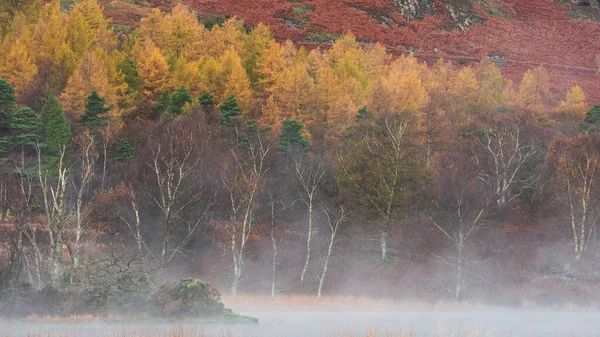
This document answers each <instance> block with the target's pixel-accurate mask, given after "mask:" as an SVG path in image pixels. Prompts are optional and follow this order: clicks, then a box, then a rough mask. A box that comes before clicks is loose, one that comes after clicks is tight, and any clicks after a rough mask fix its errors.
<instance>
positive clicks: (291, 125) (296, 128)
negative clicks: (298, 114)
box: [277, 120, 308, 152]
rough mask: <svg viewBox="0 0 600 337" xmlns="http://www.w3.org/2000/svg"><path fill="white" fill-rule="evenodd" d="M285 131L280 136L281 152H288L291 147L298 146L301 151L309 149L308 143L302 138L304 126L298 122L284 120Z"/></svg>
mask: <svg viewBox="0 0 600 337" xmlns="http://www.w3.org/2000/svg"><path fill="white" fill-rule="evenodd" d="M282 124H283V129H282V130H281V134H279V145H277V148H278V149H279V150H281V151H286V152H287V151H288V150H289V149H290V146H298V147H299V148H300V149H301V150H305V149H306V148H308V141H307V140H306V139H304V137H302V130H303V129H304V125H302V123H300V122H298V121H297V120H284V121H283V122H282Z"/></svg>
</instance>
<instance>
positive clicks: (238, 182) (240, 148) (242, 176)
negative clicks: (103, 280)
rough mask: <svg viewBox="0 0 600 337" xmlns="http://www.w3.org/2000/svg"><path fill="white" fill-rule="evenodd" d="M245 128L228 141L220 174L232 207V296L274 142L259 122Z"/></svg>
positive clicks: (236, 286) (240, 270)
mask: <svg viewBox="0 0 600 337" xmlns="http://www.w3.org/2000/svg"><path fill="white" fill-rule="evenodd" d="M247 128H248V135H247V136H244V135H242V136H240V135H236V137H237V139H236V142H235V144H231V145H230V147H229V152H230V153H231V158H230V159H231V160H230V161H229V162H228V163H227V164H226V165H227V166H228V167H227V168H226V170H225V172H224V174H223V175H222V181H223V185H224V187H225V189H226V190H227V194H228V197H229V202H230V210H231V213H230V214H231V215H230V228H229V237H230V240H231V241H230V244H231V253H232V256H233V280H232V283H231V294H232V295H234V296H235V295H236V294H237V291H238V287H239V285H240V282H241V281H242V272H243V268H244V262H245V260H244V253H245V249H246V245H247V243H248V240H249V238H250V235H251V233H252V230H253V226H254V219H253V212H254V210H255V207H256V199H257V197H258V194H259V193H260V191H261V188H262V185H263V183H264V179H265V175H266V173H267V171H268V165H267V156H268V154H269V152H270V150H271V147H272V144H273V142H272V140H270V139H267V138H268V137H266V136H265V135H264V134H263V131H262V130H260V128H258V126H256V125H252V126H249V127H247Z"/></svg>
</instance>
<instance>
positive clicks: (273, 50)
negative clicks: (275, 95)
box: [257, 40, 285, 91]
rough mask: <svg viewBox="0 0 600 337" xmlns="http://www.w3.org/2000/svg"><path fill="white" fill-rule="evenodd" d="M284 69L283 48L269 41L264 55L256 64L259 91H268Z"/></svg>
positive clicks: (273, 41)
mask: <svg viewBox="0 0 600 337" xmlns="http://www.w3.org/2000/svg"><path fill="white" fill-rule="evenodd" d="M284 67H285V59H284V56H283V48H282V47H281V45H280V44H279V43H277V42H276V41H275V40H271V41H270V42H269V45H268V47H267V49H266V51H265V53H264V54H263V56H262V57H261V58H260V59H259V60H258V62H257V68H258V69H257V73H258V76H259V80H258V86H259V88H260V90H263V91H265V90H270V88H271V87H272V86H273V85H274V84H275V81H276V80H277V77H278V76H279V74H280V73H281V72H282V71H283V69H284Z"/></svg>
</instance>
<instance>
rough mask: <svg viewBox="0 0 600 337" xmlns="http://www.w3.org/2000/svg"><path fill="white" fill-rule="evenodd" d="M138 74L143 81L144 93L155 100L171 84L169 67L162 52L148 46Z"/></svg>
mask: <svg viewBox="0 0 600 337" xmlns="http://www.w3.org/2000/svg"><path fill="white" fill-rule="evenodd" d="M138 74H139V75H140V77H141V79H142V92H143V94H144V95H145V96H146V97H149V98H154V97H156V96H158V95H159V94H160V93H161V92H162V91H163V90H165V89H167V88H168V84H169V65H168V64H167V60H166V59H165V57H164V56H163V55H162V54H161V52H160V50H159V49H158V48H156V47H155V46H154V45H153V44H148V45H147V46H146V48H145V49H144V52H143V53H142V55H141V57H140V59H139V61H138Z"/></svg>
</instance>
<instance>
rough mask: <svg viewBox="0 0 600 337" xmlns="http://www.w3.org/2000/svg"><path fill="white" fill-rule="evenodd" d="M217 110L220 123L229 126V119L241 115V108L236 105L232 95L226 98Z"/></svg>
mask: <svg viewBox="0 0 600 337" xmlns="http://www.w3.org/2000/svg"><path fill="white" fill-rule="evenodd" d="M219 110H221V115H222V120H221V123H223V124H225V125H230V124H231V118H233V117H236V116H240V115H241V114H242V108H240V106H239V105H238V102H237V100H236V99H235V96H234V95H229V96H227V98H226V99H225V101H224V102H223V103H221V105H219Z"/></svg>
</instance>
